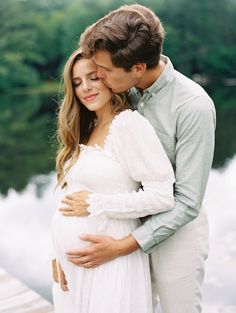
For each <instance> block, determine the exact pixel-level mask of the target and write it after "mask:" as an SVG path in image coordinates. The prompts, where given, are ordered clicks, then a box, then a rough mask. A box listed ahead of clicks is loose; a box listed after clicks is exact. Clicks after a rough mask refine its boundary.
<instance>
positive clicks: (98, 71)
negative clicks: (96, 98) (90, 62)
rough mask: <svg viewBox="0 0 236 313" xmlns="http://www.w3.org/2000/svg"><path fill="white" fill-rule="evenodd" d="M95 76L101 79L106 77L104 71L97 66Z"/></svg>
mask: <svg viewBox="0 0 236 313" xmlns="http://www.w3.org/2000/svg"><path fill="white" fill-rule="evenodd" d="M97 76H98V77H99V78H103V79H104V78H105V77H106V75H105V70H104V69H103V68H102V67H100V66H98V69H97Z"/></svg>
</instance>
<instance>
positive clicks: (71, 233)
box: [51, 212, 140, 257]
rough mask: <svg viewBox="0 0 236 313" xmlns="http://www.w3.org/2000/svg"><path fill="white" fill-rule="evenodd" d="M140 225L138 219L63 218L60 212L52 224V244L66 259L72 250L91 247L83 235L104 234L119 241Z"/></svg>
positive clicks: (56, 214) (59, 254)
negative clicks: (66, 254) (82, 238)
mask: <svg viewBox="0 0 236 313" xmlns="http://www.w3.org/2000/svg"><path fill="white" fill-rule="evenodd" d="M139 225H140V221H139V220H138V219H135V220H134V219H133V220H128V219H112V218H106V217H105V216H96V217H77V216H63V215H62V214H61V213H60V212H56V213H55V215H54V217H53V220H52V224H51V234H52V242H53V246H54V250H55V252H56V254H57V255H58V256H60V257H64V256H65V252H66V251H68V250H70V249H79V248H83V247H86V246H88V245H89V243H88V242H86V241H83V240H81V239H80V237H79V236H80V235H81V234H100V235H101V234H104V235H108V236H112V237H114V238H117V239H118V238H123V237H124V236H127V235H128V234H130V233H131V232H132V231H133V230H134V229H135V228H136V227H138V226H139Z"/></svg>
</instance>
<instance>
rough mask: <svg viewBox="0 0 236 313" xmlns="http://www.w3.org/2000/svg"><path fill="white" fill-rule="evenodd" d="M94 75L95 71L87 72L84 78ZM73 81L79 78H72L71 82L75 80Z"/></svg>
mask: <svg viewBox="0 0 236 313" xmlns="http://www.w3.org/2000/svg"><path fill="white" fill-rule="evenodd" d="M94 73H96V74H97V71H91V72H89V73H88V74H86V76H87V77H88V76H90V75H92V74H94ZM75 79H81V78H80V77H76V76H75V77H73V78H72V80H75Z"/></svg>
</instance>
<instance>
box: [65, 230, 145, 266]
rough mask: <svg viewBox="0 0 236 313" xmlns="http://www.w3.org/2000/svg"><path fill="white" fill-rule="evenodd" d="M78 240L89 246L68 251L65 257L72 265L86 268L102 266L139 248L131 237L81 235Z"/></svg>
mask: <svg viewBox="0 0 236 313" xmlns="http://www.w3.org/2000/svg"><path fill="white" fill-rule="evenodd" d="M80 238H81V239H82V240H85V241H89V242H90V243H91V246H88V247H86V248H83V249H79V250H70V251H68V252H67V253H66V255H67V258H68V260H69V261H71V262H72V263H74V264H76V265H79V266H81V267H86V268H92V267H96V266H98V265H101V264H104V263H106V262H109V261H111V260H113V259H115V258H117V257H119V256H123V255H127V254H129V253H131V252H134V251H136V250H137V249H138V248H139V245H138V243H137V241H136V240H135V239H134V237H133V236H132V235H129V236H127V237H125V238H123V239H114V238H112V237H109V236H101V235H81V236H80Z"/></svg>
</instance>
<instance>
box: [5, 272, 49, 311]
mask: <svg viewBox="0 0 236 313" xmlns="http://www.w3.org/2000/svg"><path fill="white" fill-rule="evenodd" d="M0 313H53V307H52V304H51V303H50V302H49V301H47V300H45V299H44V298H42V297H41V296H40V295H39V294H38V293H36V292H35V291H33V290H31V289H30V288H29V287H27V286H25V285H24V284H22V283H21V282H20V281H18V280H17V279H15V278H13V277H11V276H10V275H9V274H8V273H7V272H6V271H4V270H3V269H2V268H0Z"/></svg>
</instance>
